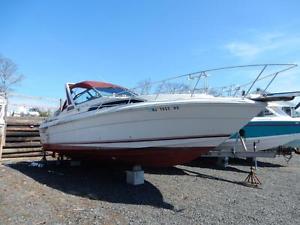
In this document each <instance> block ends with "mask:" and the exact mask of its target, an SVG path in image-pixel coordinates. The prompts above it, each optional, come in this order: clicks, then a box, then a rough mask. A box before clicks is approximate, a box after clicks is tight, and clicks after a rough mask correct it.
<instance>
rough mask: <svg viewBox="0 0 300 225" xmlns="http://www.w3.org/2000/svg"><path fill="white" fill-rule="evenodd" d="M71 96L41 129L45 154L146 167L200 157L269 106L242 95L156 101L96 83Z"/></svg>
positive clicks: (69, 89)
mask: <svg viewBox="0 0 300 225" xmlns="http://www.w3.org/2000/svg"><path fill="white" fill-rule="evenodd" d="M66 93H67V96H66V97H67V100H66V101H65V103H64V105H63V107H61V109H60V110H59V111H58V112H57V113H56V114H55V115H54V116H53V117H51V118H49V119H47V120H46V121H45V122H44V123H42V124H41V126H40V135H41V142H42V144H43V148H44V150H46V151H52V152H56V153H59V154H61V155H66V156H69V157H72V158H83V159H99V160H106V161H107V160H112V161H117V162H124V163H128V164H132V165H147V166H172V165H177V164H183V163H187V162H189V161H191V160H193V159H196V158H198V157H199V156H200V155H201V154H205V153H207V152H208V151H210V150H212V149H214V148H215V147H216V146H218V145H219V144H221V143H222V142H224V141H225V140H226V139H228V138H229V137H230V135H231V134H232V133H234V132H235V131H236V130H238V129H240V128H241V127H243V126H244V125H245V124H247V123H248V122H249V121H250V120H251V119H252V118H253V116H255V115H257V113H259V112H260V111H261V110H262V109H264V108H265V106H266V104H265V103H262V102H255V101H252V100H249V99H247V98H237V97H235V98H228V97H207V98H204V97H201V98H197V96H191V97H190V98H183V99H170V98H166V99H162V100H158V99H156V100H152V101H151V100H147V99H145V98H142V97H140V96H138V95H136V94H134V93H132V92H131V91H129V90H128V89H126V88H123V87H120V86H118V85H114V84H110V83H104V82H94V81H84V82H80V83H77V84H67V85H66ZM220 112H222V113H220Z"/></svg>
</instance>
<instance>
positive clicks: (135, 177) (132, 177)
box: [126, 166, 144, 185]
mask: <svg viewBox="0 0 300 225" xmlns="http://www.w3.org/2000/svg"><path fill="white" fill-rule="evenodd" d="M126 182H127V184H131V185H140V184H144V170H142V167H141V166H134V167H133V168H132V170H127V171H126Z"/></svg>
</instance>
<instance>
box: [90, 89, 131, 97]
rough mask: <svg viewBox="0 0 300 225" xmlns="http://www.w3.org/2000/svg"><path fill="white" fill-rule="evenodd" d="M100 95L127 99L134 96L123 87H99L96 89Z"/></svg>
mask: <svg viewBox="0 0 300 225" xmlns="http://www.w3.org/2000/svg"><path fill="white" fill-rule="evenodd" d="M95 89H96V90H97V91H98V92H99V93H100V94H101V96H107V97H109V96H125V97H126V96H127V97H131V96H134V94H133V93H131V92H130V91H128V90H126V89H123V88H121V87H109V88H100V87H97V88H95Z"/></svg>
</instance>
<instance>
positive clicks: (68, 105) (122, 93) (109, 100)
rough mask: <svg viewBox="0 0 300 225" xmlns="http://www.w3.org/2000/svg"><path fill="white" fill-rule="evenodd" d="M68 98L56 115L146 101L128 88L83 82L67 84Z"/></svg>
mask: <svg viewBox="0 0 300 225" xmlns="http://www.w3.org/2000/svg"><path fill="white" fill-rule="evenodd" d="M66 96H67V99H66V100H65V102H64V104H63V105H62V106H61V107H60V110H58V112H57V113H56V115H58V114H60V113H61V112H68V111H71V110H73V109H75V108H77V109H79V108H81V109H83V108H86V111H92V110H96V109H102V108H106V107H113V106H117V105H121V104H129V103H138V102H144V101H145V100H144V99H142V98H140V97H138V96H137V94H135V93H133V92H132V91H130V90H128V89H126V88H123V87H121V86H118V85H114V84H110V83H104V82H96V81H83V82H80V83H76V84H70V83H68V84H66Z"/></svg>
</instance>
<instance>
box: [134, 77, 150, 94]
mask: <svg viewBox="0 0 300 225" xmlns="http://www.w3.org/2000/svg"><path fill="white" fill-rule="evenodd" d="M151 88H152V84H151V79H150V78H149V79H145V80H142V81H140V82H139V83H138V84H137V89H140V94H141V95H148V94H150V92H151Z"/></svg>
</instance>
